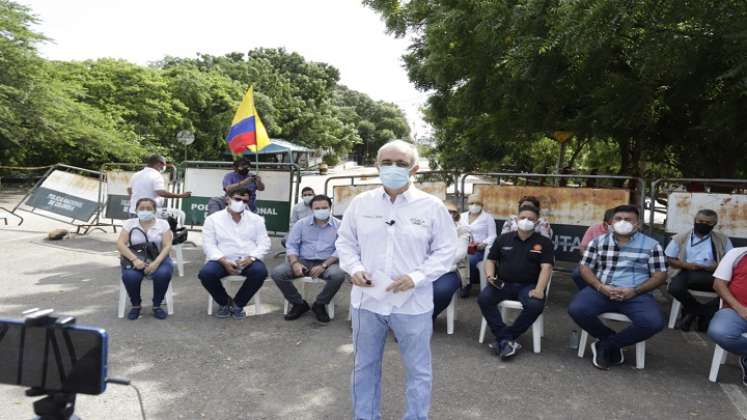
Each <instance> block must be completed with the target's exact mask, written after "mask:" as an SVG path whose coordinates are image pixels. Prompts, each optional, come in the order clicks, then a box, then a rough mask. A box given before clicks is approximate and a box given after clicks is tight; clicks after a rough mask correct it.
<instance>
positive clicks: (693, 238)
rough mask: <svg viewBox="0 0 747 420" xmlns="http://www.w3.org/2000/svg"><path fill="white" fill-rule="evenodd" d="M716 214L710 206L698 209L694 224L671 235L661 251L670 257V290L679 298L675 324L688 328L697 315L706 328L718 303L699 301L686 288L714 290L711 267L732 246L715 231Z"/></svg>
mask: <svg viewBox="0 0 747 420" xmlns="http://www.w3.org/2000/svg"><path fill="white" fill-rule="evenodd" d="M717 223H718V214H717V213H716V212H715V211H713V210H709V209H703V210H700V211H698V213H697V214H696V215H695V223H694V225H693V228H692V229H690V230H688V231H687V232H682V233H680V234H678V235H674V237H672V240H671V241H670V242H669V244H668V245H667V249H666V250H665V251H664V254H666V256H667V260H668V261H669V278H671V279H672V280H671V282H670V283H669V293H670V294H671V295H672V296H673V297H674V298H675V299H677V300H678V301H680V302H682V318H680V320H679V321H678V322H677V325H676V327H677V328H678V329H681V330H682V331H690V325H691V324H692V323H693V321H694V320H695V319H696V318H698V330H700V331H705V330H706V329H707V328H708V321H709V320H710V318H711V315H712V314H713V313H714V312H716V309H717V307H718V303H716V302H712V303H711V304H710V305H708V304H701V303H699V302H698V301H697V300H695V298H694V297H692V295H690V292H689V291H688V290H700V291H704V292H713V271H714V270H715V269H716V267H717V266H718V263H719V261H721V258H722V257H723V256H724V254H726V253H727V252H729V250H730V249H732V248H733V247H734V246H733V245H732V244H731V241H730V240H729V238H728V237H727V236H726V235H724V234H723V233H719V232H714V231H713V228H714V227H715V226H716V224H717Z"/></svg>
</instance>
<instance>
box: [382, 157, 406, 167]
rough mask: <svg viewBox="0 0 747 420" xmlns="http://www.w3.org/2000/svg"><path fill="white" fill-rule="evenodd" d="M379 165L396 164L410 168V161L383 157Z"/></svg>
mask: <svg viewBox="0 0 747 420" xmlns="http://www.w3.org/2000/svg"><path fill="white" fill-rule="evenodd" d="M379 166H396V167H398V168H404V169H410V162H405V161H404V160H398V161H395V162H392V161H391V160H389V159H385V160H382V161H381V162H379Z"/></svg>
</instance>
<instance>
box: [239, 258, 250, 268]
mask: <svg viewBox="0 0 747 420" xmlns="http://www.w3.org/2000/svg"><path fill="white" fill-rule="evenodd" d="M252 264H254V259H252V257H246V258H242V259H240V260H239V261H238V263H237V264H236V265H238V266H239V267H241V268H242V269H244V268H246V267H249V266H250V265H252Z"/></svg>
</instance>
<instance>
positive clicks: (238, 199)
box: [231, 197, 250, 204]
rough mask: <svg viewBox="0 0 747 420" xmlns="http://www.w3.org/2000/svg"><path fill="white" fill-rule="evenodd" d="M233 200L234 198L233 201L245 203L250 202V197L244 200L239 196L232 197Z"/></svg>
mask: <svg viewBox="0 0 747 420" xmlns="http://www.w3.org/2000/svg"><path fill="white" fill-rule="evenodd" d="M231 200H233V201H243V202H244V203H245V204H249V201H250V200H249V199H248V198H247V199H246V200H244V199H243V198H238V197H231Z"/></svg>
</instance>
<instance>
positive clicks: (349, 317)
mask: <svg viewBox="0 0 747 420" xmlns="http://www.w3.org/2000/svg"><path fill="white" fill-rule="evenodd" d="M348 321H350V322H353V305H348Z"/></svg>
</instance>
